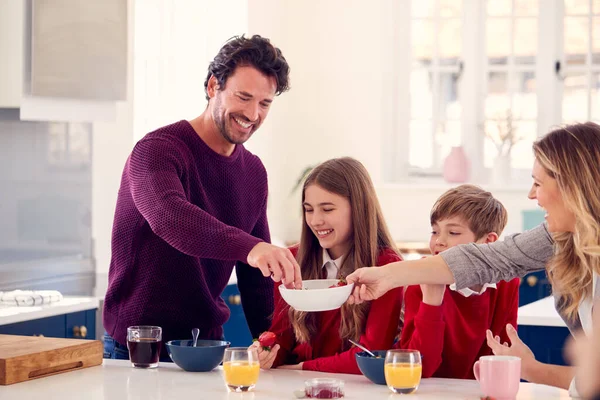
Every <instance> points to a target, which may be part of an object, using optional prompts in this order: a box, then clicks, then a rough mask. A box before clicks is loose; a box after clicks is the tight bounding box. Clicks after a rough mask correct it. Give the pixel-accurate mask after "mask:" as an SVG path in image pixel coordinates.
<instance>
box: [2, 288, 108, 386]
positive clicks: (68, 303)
mask: <svg viewBox="0 0 600 400" xmlns="http://www.w3.org/2000/svg"><path fill="white" fill-rule="evenodd" d="M95 308H98V298H96V297H70V296H65V297H64V298H63V299H62V300H61V301H59V302H56V303H50V304H45V305H42V306H33V307H0V325H8V324H14V323H16V322H23V321H31V320H33V319H38V318H46V317H53V316H55V315H62V314H68V313H73V312H78V311H87V310H93V309H95ZM0 398H1V397H0Z"/></svg>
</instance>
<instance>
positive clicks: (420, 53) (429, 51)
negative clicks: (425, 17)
mask: <svg viewBox="0 0 600 400" xmlns="http://www.w3.org/2000/svg"><path fill="white" fill-rule="evenodd" d="M411 35H412V54H413V60H414V61H415V62H416V63H419V64H421V65H430V64H431V59H432V58H433V22H432V21H419V20H417V21H413V23H412V28H411Z"/></svg>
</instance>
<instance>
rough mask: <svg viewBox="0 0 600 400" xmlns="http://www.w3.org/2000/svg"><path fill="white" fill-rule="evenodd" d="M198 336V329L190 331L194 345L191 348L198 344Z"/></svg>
mask: <svg viewBox="0 0 600 400" xmlns="http://www.w3.org/2000/svg"><path fill="white" fill-rule="evenodd" d="M199 334H200V329H198V328H194V329H192V338H194V344H193V345H192V346H193V347H196V345H197V344H198V335H199Z"/></svg>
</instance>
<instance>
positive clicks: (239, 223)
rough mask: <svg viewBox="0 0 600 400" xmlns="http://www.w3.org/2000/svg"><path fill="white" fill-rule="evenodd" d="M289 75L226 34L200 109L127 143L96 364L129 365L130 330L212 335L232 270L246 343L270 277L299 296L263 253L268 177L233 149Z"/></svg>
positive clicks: (265, 43) (280, 61)
mask: <svg viewBox="0 0 600 400" xmlns="http://www.w3.org/2000/svg"><path fill="white" fill-rule="evenodd" d="M288 75H289V66H288V64H287V62H286V60H285V58H284V57H283V55H282V54H281V51H280V50H279V49H278V48H276V47H274V46H273V45H272V44H271V43H270V42H269V40H268V39H265V38H262V37H260V36H258V35H255V36H253V37H251V38H244V37H243V36H242V37H235V38H233V39H232V40H230V41H229V42H227V43H226V44H225V45H224V46H223V47H222V48H221V50H220V51H219V53H218V54H217V56H216V57H215V58H214V60H213V61H212V62H211V64H210V65H209V68H208V74H207V77H206V80H205V82H204V88H205V93H206V98H207V100H208V106H207V108H206V109H205V110H204V112H203V113H202V114H201V115H200V116H199V117H197V118H195V119H193V120H191V121H189V122H188V121H185V120H182V121H179V122H176V123H174V124H171V125H167V126H164V127H162V128H159V129H157V130H155V131H153V132H150V133H148V134H147V135H146V136H144V138H143V139H141V140H140V141H139V142H138V143H137V144H136V145H135V147H134V149H133V151H132V152H131V155H130V156H129V158H128V159H127V162H126V164H125V168H124V171H123V176H122V180H121V187H120V189H119V195H118V199H117V206H116V211H115V218H114V225H113V233H112V259H111V263H110V270H109V276H108V280H109V282H108V290H107V293H106V298H105V303H104V327H105V329H106V332H107V334H106V335H105V357H108V358H127V357H128V354H127V347H126V344H127V327H128V326H132V325H158V326H161V327H162V328H163V342H166V341H168V340H172V339H185V338H188V337H190V336H191V330H192V328H200V337H201V338H206V339H219V338H221V337H222V336H223V328H222V325H223V324H224V323H225V322H226V321H227V319H228V318H229V309H228V307H227V305H226V304H225V302H224V301H223V300H222V299H221V297H220V295H221V293H222V292H223V290H224V289H225V286H226V285H227V282H228V280H229V277H230V275H231V273H232V271H233V266H234V264H235V266H236V274H237V279H238V287H239V290H240V294H241V298H242V305H243V309H244V313H245V315H246V320H247V321H248V325H249V328H250V331H251V332H252V335H253V336H254V337H258V335H259V334H260V333H261V332H263V331H265V330H267V329H268V327H269V324H270V316H271V314H272V312H273V282H272V281H271V278H272V279H274V280H276V281H279V280H282V281H283V282H284V283H285V284H286V285H287V286H288V287H293V286H296V287H301V285H302V282H301V275H300V268H299V266H298V264H297V262H296V260H295V259H294V257H293V256H292V254H291V253H290V251H289V250H287V249H283V248H280V247H277V246H273V245H271V244H269V242H270V235H269V227H268V224H267V212H266V211H267V173H266V171H265V168H264V166H263V164H262V162H261V161H260V159H259V158H258V157H257V156H255V155H253V154H252V153H250V152H249V151H248V150H246V149H245V148H244V146H243V143H245V142H246V140H248V139H249V138H250V137H251V136H252V134H253V133H254V132H255V131H256V130H257V129H258V127H259V126H260V125H261V124H262V122H263V121H264V119H265V118H266V117H267V114H268V112H269V106H270V104H271V102H272V101H273V98H274V97H275V96H276V95H279V94H281V93H282V92H284V91H286V90H288V89H289V86H288ZM164 355H166V354H164Z"/></svg>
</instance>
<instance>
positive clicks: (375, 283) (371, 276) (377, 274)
mask: <svg viewBox="0 0 600 400" xmlns="http://www.w3.org/2000/svg"><path fill="white" fill-rule="evenodd" d="M391 274H392V271H391V269H390V268H389V267H370V268H359V269H357V270H356V271H354V272H353V273H351V274H350V275H348V276H347V277H346V282H348V284H350V283H354V291H353V293H352V294H351V295H350V297H349V298H348V303H349V304H360V303H362V302H364V301H371V300H375V299H377V298H379V297H381V296H383V295H384V294H385V293H386V292H387V291H388V290H390V289H392V285H391V279H390V278H391Z"/></svg>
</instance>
